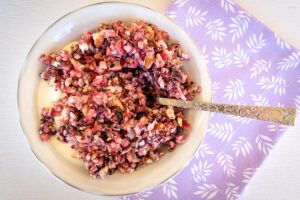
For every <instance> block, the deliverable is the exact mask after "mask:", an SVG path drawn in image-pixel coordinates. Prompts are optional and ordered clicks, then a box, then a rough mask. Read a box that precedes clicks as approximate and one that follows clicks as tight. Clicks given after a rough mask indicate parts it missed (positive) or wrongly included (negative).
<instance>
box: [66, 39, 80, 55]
mask: <svg viewBox="0 0 300 200" xmlns="http://www.w3.org/2000/svg"><path fill="white" fill-rule="evenodd" d="M75 45H78V42H71V43H69V44H67V45H66V46H64V48H63V50H65V51H67V52H68V53H69V54H71V53H73V51H74V47H75Z"/></svg>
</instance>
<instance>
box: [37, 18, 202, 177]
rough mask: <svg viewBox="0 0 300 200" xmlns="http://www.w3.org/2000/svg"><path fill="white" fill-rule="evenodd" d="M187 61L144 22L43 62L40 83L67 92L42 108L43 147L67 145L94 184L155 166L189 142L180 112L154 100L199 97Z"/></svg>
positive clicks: (107, 28)
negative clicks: (56, 143) (186, 68)
mask: <svg viewBox="0 0 300 200" xmlns="http://www.w3.org/2000/svg"><path fill="white" fill-rule="evenodd" d="M188 60H189V57H188V55H187V54H185V53H184V52H183V50H182V49H181V48H180V45H179V44H178V43H171V42H170V41H169V34H168V33H167V32H165V31H163V30H160V29H159V28H158V27H157V26H156V25H153V24H150V23H147V22H144V21H142V20H139V21H136V22H134V23H131V24H129V25H128V24H127V25H126V24H125V23H124V22H122V21H116V22H113V23H103V24H100V25H99V27H98V28H97V29H96V30H94V31H93V32H85V33H83V35H81V37H80V39H79V40H78V41H76V42H72V43H70V44H69V45H67V46H66V47H65V48H63V49H61V50H58V51H56V52H52V53H50V54H47V55H45V54H43V55H41V57H40V61H41V62H42V63H43V65H44V66H45V68H44V71H43V72H42V73H41V78H42V79H43V80H45V81H48V84H49V85H50V86H51V87H54V88H55V89H56V90H59V91H61V93H62V95H61V97H60V98H59V99H58V100H57V101H56V102H54V103H53V105H52V106H51V107H45V108H43V109H42V112H41V124H40V128H39V133H40V138H41V140H42V141H45V142H46V141H48V140H49V139H50V138H51V137H56V138H57V139H58V140H59V141H61V142H63V143H67V144H68V145H70V147H71V148H72V149H74V150H75V152H76V155H77V157H78V158H80V159H82V160H83V161H84V163H85V166H86V167H87V169H88V171H89V174H90V175H91V176H93V177H100V178H103V177H104V176H106V175H111V174H113V173H114V172H116V171H121V172H133V171H134V170H136V169H138V168H139V167H141V166H143V165H145V164H147V163H153V162H155V161H158V160H159V159H160V158H161V156H163V154H164V153H166V150H169V151H172V150H174V149H175V148H176V146H177V145H180V144H183V143H184V142H185V140H186V139H187V134H184V133H183V132H184V130H185V129H189V127H190V125H189V123H188V122H187V120H186V117H185V115H184V113H183V110H182V109H181V108H175V107H171V106H162V105H159V104H158V103H157V102H156V98H157V97H166V98H173V99H182V100H191V99H193V97H194V96H195V94H196V93H200V92H201V88H200V86H197V85H195V84H194V83H193V81H191V80H190V79H189V78H188V77H187V75H186V74H185V73H184V72H183V70H182V67H183V65H184V62H185V61H188Z"/></svg>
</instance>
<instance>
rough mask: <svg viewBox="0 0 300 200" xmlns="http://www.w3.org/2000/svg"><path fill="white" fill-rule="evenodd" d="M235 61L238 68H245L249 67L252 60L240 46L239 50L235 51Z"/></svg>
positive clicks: (238, 46)
mask: <svg viewBox="0 0 300 200" xmlns="http://www.w3.org/2000/svg"><path fill="white" fill-rule="evenodd" d="M233 60H234V64H236V65H237V67H245V66H246V65H248V63H249V60H250V58H249V56H248V55H247V53H246V52H245V51H244V49H242V48H241V46H240V45H239V44H238V45H237V48H236V49H235V50H234V51H233Z"/></svg>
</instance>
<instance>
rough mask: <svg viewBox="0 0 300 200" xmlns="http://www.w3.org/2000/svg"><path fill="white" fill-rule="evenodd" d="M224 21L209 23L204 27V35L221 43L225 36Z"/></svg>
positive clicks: (217, 20)
mask: <svg viewBox="0 0 300 200" xmlns="http://www.w3.org/2000/svg"><path fill="white" fill-rule="evenodd" d="M223 24H224V21H222V20H221V19H216V20H214V21H209V22H207V24H206V25H205V28H206V30H207V31H206V35H210V37H211V39H213V40H215V41H217V40H219V41H221V42H223V38H224V37H225V36H226V33H225V30H226V28H225V27H224V26H223Z"/></svg>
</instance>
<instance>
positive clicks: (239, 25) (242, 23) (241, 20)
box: [229, 10, 250, 42]
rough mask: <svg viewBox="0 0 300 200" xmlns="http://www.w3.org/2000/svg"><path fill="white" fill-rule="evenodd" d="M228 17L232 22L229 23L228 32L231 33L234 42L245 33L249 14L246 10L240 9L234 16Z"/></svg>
mask: <svg viewBox="0 0 300 200" xmlns="http://www.w3.org/2000/svg"><path fill="white" fill-rule="evenodd" d="M230 19H231V21H232V23H231V24H229V27H230V30H229V33H231V34H232V38H231V40H232V42H234V41H235V40H236V39H240V38H241V37H242V36H244V34H245V33H246V31H247V29H248V26H249V22H250V15H249V14H248V13H247V12H245V11H242V10H240V11H239V12H238V14H237V15H236V16H235V17H231V18H230Z"/></svg>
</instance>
